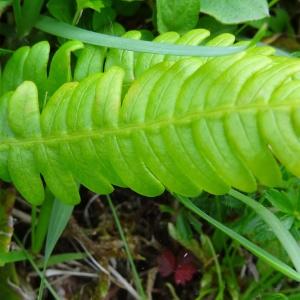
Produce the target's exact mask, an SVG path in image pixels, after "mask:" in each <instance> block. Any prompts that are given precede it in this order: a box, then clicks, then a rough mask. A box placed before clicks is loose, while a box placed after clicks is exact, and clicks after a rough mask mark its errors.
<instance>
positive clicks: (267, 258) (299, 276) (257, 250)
mask: <svg viewBox="0 0 300 300" xmlns="http://www.w3.org/2000/svg"><path fill="white" fill-rule="evenodd" d="M176 198H177V199H178V200H179V201H180V202H181V203H182V204H183V205H184V206H185V207H186V208H188V209H189V210H191V211H192V212H194V213H195V214H196V215H198V216H199V217H201V218H203V219H204V220H206V221H207V222H209V223H210V224H211V225H213V226H215V227H216V228H218V229H219V230H221V231H222V232H224V233H225V234H226V235H228V236H229V237H231V238H232V239H233V240H235V241H237V242H238V243H240V244H241V245H242V246H244V247H245V248H246V249H248V250H249V251H250V252H252V253H253V254H254V255H256V256H257V257H259V258H260V259H261V260H263V261H264V262H266V263H267V264H269V265H270V266H272V267H273V268H274V269H275V270H277V271H279V272H281V273H283V274H284V275H286V276H288V277H289V278H291V279H293V280H296V281H300V273H298V272H297V271H295V270H294V269H293V268H291V267H290V266H288V265H287V264H286V263H284V262H282V261H281V260H279V259H278V258H277V257H275V256H273V255H272V254H270V253H268V252H267V251H265V250H264V249H262V248H261V247H259V246H257V245H255V244H254V243H252V242H251V241H249V240H247V239H246V238H245V237H243V236H242V235H240V234H239V233H237V232H235V231H234V230H232V229H231V228H229V227H227V226H226V225H224V224H222V223H221V222H219V221H217V220H216V219H214V218H212V217H211V216H209V215H208V214H206V213H205V212H204V211H202V210H201V209H200V208H198V207H197V206H196V205H194V204H193V202H192V201H191V200H190V199H189V198H186V197H182V196H178V195H177V196H176Z"/></svg>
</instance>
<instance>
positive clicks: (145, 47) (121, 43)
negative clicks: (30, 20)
mask: <svg viewBox="0 0 300 300" xmlns="http://www.w3.org/2000/svg"><path fill="white" fill-rule="evenodd" d="M35 27H36V28H37V29H39V30H41V31H44V32H47V33H50V34H53V35H56V36H59V37H63V38H66V39H72V40H79V41H82V42H84V43H88V44H91V45H97V46H103V47H109V48H118V49H125V50H130V51H136V52H146V53H156V54H171V55H179V56H224V55H229V54H233V53H237V52H241V51H243V50H245V49H246V48H247V46H228V47H212V46H183V45H172V44H165V43H154V42H149V41H141V40H134V39H128V38H122V37H116V36H111V35H107V34H102V33H98V32H94V31H89V30H86V29H83V28H79V27H75V26H72V25H69V24H67V23H63V22H60V21H57V20H55V19H53V18H50V17H46V16H40V18H39V19H38V21H37V23H36V24H35Z"/></svg>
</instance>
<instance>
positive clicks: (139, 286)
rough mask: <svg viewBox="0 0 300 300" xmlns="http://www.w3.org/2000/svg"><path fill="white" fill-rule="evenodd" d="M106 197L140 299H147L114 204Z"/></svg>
mask: <svg viewBox="0 0 300 300" xmlns="http://www.w3.org/2000/svg"><path fill="white" fill-rule="evenodd" d="M106 198H107V201H108V204H109V207H110V209H111V211H112V214H113V217H114V221H115V223H116V226H117V229H118V231H119V234H120V237H121V239H122V241H123V244H124V248H125V251H126V255H127V257H128V261H129V264H130V266H131V271H132V274H133V279H134V282H135V285H136V288H137V290H138V293H139V295H140V297H141V299H142V300H146V299H147V297H146V293H145V291H144V289H143V285H142V282H141V279H140V276H139V274H138V272H137V270H136V267H135V264H134V261H133V257H132V254H131V251H130V249H129V246H128V243H127V240H126V237H125V234H124V231H123V229H122V225H121V223H120V220H119V217H118V215H117V211H116V209H115V206H114V204H113V202H112V200H111V198H110V196H109V195H108V196H106Z"/></svg>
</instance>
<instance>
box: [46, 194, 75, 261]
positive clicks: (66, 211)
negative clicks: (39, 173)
mask: <svg viewBox="0 0 300 300" xmlns="http://www.w3.org/2000/svg"><path fill="white" fill-rule="evenodd" d="M73 208H74V206H73V205H66V204H64V203H62V202H61V201H59V200H58V199H55V200H54V203H53V207H52V212H51V217H50V222H49V229H48V233H47V240H46V249H45V261H47V260H48V259H49V258H50V256H51V253H52V251H53V249H54V247H55V245H56V243H57V241H58V239H59V238H60V236H61V234H62V233H63V231H64V229H65V228H66V226H67V224H68V222H69V219H70V217H71V215H72V212H73Z"/></svg>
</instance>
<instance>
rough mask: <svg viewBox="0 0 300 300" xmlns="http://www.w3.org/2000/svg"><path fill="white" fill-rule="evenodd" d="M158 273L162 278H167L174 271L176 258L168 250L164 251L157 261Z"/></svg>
mask: <svg viewBox="0 0 300 300" xmlns="http://www.w3.org/2000/svg"><path fill="white" fill-rule="evenodd" d="M157 263H158V271H159V273H160V275H161V276H162V277H168V276H169V275H171V274H172V273H173V272H174V271H175V270H176V257H175V255H174V254H173V252H172V251H171V250H169V249H165V250H164V251H163V253H162V254H161V255H160V256H159V257H158V259H157Z"/></svg>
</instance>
